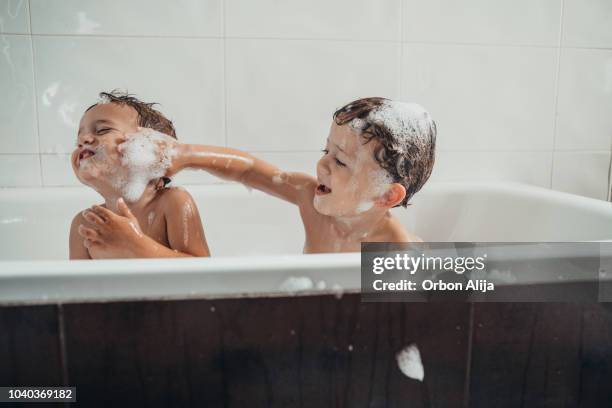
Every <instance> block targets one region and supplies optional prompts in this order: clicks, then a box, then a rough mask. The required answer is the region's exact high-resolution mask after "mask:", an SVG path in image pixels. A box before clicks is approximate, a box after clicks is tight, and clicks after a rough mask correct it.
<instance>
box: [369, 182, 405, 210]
mask: <svg viewBox="0 0 612 408" xmlns="http://www.w3.org/2000/svg"><path fill="white" fill-rule="evenodd" d="M405 197H406V188H405V187H404V186H402V185H401V184H400V183H393V184H390V185H389V187H387V191H386V192H385V193H384V194H383V195H382V196H381V197H380V198H379V199H378V200H377V201H376V203H377V204H378V205H380V206H381V207H386V208H392V207H395V206H396V205H398V204H400V203H401V202H402V201H404V198H405Z"/></svg>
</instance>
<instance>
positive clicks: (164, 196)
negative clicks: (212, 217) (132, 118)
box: [157, 187, 196, 212]
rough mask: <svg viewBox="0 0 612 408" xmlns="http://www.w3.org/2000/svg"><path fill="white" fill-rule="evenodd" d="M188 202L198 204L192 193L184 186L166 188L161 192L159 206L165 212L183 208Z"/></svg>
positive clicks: (158, 199) (158, 200)
mask: <svg viewBox="0 0 612 408" xmlns="http://www.w3.org/2000/svg"><path fill="white" fill-rule="evenodd" d="M186 203H189V204H191V205H193V206H194V207H195V206H196V203H195V200H194V199H193V197H192V196H191V194H190V193H189V192H188V191H187V190H185V189H184V188H182V187H169V188H164V189H163V190H161V191H160V192H159V197H158V198H157V207H158V208H160V209H162V210H164V212H172V211H175V210H180V209H182V208H183V207H184V206H185V204H186Z"/></svg>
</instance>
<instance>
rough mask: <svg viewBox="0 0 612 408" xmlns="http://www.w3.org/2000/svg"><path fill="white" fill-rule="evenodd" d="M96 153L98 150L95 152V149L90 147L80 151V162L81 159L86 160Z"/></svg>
mask: <svg viewBox="0 0 612 408" xmlns="http://www.w3.org/2000/svg"><path fill="white" fill-rule="evenodd" d="M94 154H96V152H94V151H93V150H89V149H83V150H81V153H79V162H80V161H81V160H85V159H87V158H89V157H91V156H93V155H94Z"/></svg>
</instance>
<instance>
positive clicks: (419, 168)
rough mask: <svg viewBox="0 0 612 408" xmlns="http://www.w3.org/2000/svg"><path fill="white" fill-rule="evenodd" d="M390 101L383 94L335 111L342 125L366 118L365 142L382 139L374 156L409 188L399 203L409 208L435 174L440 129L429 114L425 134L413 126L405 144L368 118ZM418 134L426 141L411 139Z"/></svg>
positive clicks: (395, 181) (364, 122)
mask: <svg viewBox="0 0 612 408" xmlns="http://www.w3.org/2000/svg"><path fill="white" fill-rule="evenodd" d="M387 101H389V102H390V100H389V99H386V98H380V97H371V98H363V99H358V100H356V101H353V102H350V103H348V104H346V105H344V106H343V107H342V108H340V109H338V110H337V111H336V112H334V115H333V119H334V121H335V122H336V124H337V125H340V126H341V125H346V124H349V123H350V122H351V121H352V120H353V119H361V120H362V121H363V122H362V126H360V127H359V129H360V130H361V135H362V136H363V137H364V138H365V139H366V141H365V143H368V142H370V141H371V140H372V139H374V140H378V141H379V142H380V147H379V148H377V149H376V150H375V151H374V158H375V159H376V161H377V162H378V164H380V167H382V168H383V169H384V170H386V171H387V173H388V174H389V175H390V176H391V178H392V179H393V182H394V183H399V184H401V185H402V186H404V188H405V189H406V197H405V198H404V200H402V202H401V203H400V204H398V205H397V206H399V205H401V206H403V207H407V206H408V202H409V201H410V199H411V198H412V196H414V194H416V193H417V192H418V191H419V190H420V189H421V188H422V187H423V185H425V182H426V181H427V180H428V179H429V176H430V175H431V171H432V169H433V165H434V161H435V149H436V135H437V128H436V123H435V122H434V121H433V119H431V118H430V117H429V116H427V117H428V122H427V123H428V126H427V129H425V132H424V133H425V134H419V135H417V134H416V132H419V130H417V129H411V130H410V135H408V136H409V137H408V138H406V140H408V142H407V143H406V142H404V143H401V141H399V140H398V139H397V138H396V137H394V136H393V134H392V133H391V130H390V129H388V128H387V127H386V126H384V125H383V124H381V123H373V122H372V121H369V120H368V115H369V114H370V112H372V111H375V110H377V109H379V108H381V107H382V105H383V104H385V102H387ZM410 136H412V137H410ZM414 136H420V138H419V139H421V138H424V140H425V142H424V143H414V142H411V141H414V138H413V137H414ZM397 206H396V207H397Z"/></svg>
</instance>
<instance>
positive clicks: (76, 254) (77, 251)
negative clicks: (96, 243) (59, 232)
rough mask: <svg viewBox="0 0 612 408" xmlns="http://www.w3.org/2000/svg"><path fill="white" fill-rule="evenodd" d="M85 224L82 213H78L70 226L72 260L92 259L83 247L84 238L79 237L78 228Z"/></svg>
mask: <svg viewBox="0 0 612 408" xmlns="http://www.w3.org/2000/svg"><path fill="white" fill-rule="evenodd" d="M83 222H84V219H83V216H82V215H81V213H78V214H77V215H75V216H74V218H73V219H72V223H71V224H70V238H69V250H70V255H69V257H70V259H91V257H90V256H89V251H87V248H85V246H84V245H83V238H82V237H81V236H80V235H79V232H78V228H79V225H81V224H82V223H83Z"/></svg>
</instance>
